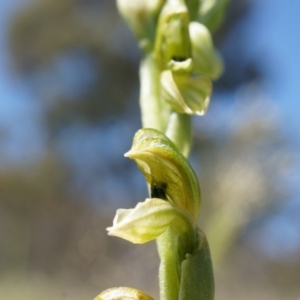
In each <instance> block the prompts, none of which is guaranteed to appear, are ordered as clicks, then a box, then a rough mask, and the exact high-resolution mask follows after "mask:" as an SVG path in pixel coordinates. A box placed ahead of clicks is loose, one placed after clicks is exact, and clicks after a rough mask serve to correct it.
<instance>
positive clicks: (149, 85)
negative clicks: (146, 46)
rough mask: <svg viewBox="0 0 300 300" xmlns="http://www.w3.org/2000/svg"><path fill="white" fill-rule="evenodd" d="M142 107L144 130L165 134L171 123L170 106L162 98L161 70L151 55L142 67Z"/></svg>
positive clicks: (142, 63) (144, 60)
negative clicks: (155, 130)
mask: <svg viewBox="0 0 300 300" xmlns="http://www.w3.org/2000/svg"><path fill="white" fill-rule="evenodd" d="M140 82H141V91H140V107H141V115H142V124H143V127H144V128H154V129H157V130H159V131H161V132H165V131H166V129H167V124H168V121H169V114H170V108H169V105H167V104H166V103H165V101H164V100H162V99H161V96H160V68H159V64H158V63H157V61H155V60H154V59H153V57H152V56H151V55H147V56H146V57H145V58H144V59H143V60H142V61H141V66H140Z"/></svg>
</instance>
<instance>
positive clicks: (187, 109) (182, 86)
mask: <svg viewBox="0 0 300 300" xmlns="http://www.w3.org/2000/svg"><path fill="white" fill-rule="evenodd" d="M161 85H162V89H161V93H162V97H163V98H164V99H165V100H166V101H167V102H168V103H169V104H170V105H171V107H172V108H173V109H174V110H175V111H176V112H179V113H185V114H189V115H193V114H196V115H204V114H205V112H206V110H207V108H208V105H209V101H210V95H211V93H212V83H211V81H210V79H209V78H208V77H206V76H195V77H191V76H189V75H186V74H177V73H176V72H172V71H170V70H167V71H164V72H162V74H161Z"/></svg>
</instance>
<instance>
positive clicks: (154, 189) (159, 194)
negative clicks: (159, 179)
mask: <svg viewBox="0 0 300 300" xmlns="http://www.w3.org/2000/svg"><path fill="white" fill-rule="evenodd" d="M166 189H167V184H166V183H159V184H157V183H154V184H153V185H152V186H151V198H158V199H162V200H167V195H166Z"/></svg>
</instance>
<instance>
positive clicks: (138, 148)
mask: <svg viewBox="0 0 300 300" xmlns="http://www.w3.org/2000/svg"><path fill="white" fill-rule="evenodd" d="M225 2H226V3H227V2H228V1H224V0H223V1H210V0H202V1H199V0H153V1H147V0H117V4H118V9H119V11H120V13H121V14H122V16H123V17H124V19H125V20H126V21H127V23H128V25H129V27H130V28H131V30H132V31H133V33H134V34H135V35H136V38H137V40H138V42H139V46H140V48H141V50H142V51H143V58H142V61H141V65H140V83H141V88H140V107H141V115H142V124H143V129H141V130H139V131H138V132H137V133H136V134H135V136H134V139H133V144H132V148H131V149H130V151H128V152H127V153H126V154H125V156H126V157H128V158H130V159H132V160H134V161H135V163H136V164H137V166H138V168H139V169H140V171H141V172H142V174H143V175H144V177H145V180H146V183H147V186H148V190H149V198H147V199H146V200H145V201H144V202H140V203H138V204H137V205H136V207H135V208H132V209H119V210H118V211H117V213H116V216H115V218H114V221H113V225H112V226H111V227H109V228H108V229H107V230H108V234H109V235H113V236H118V237H120V238H123V239H126V240H128V241H130V242H132V243H135V244H141V243H146V242H148V241H151V240H156V242H157V249H158V254H159V258H160V268H159V287H160V299H161V300H176V299H179V300H213V299H214V277H213V268H212V262H211V258H210V250H209V245H208V242H207V239H206V237H205V235H204V233H203V232H202V231H201V230H200V229H199V228H198V226H197V219H198V216H199V213H200V207H201V197H200V188H199V184H198V180H197V177H196V175H195V172H194V171H193V169H192V167H191V166H190V164H189V162H188V160H187V158H188V155H189V152H190V149H191V144H192V123H191V116H192V115H203V114H205V112H206V110H207V108H208V105H209V102H210V97H211V93H212V80H215V79H217V78H218V77H219V76H220V74H221V73H222V70H223V64H222V60H221V57H220V55H219V54H218V52H217V51H216V50H215V49H214V45H213V42H212V38H211V34H210V31H209V29H207V27H206V26H205V25H204V24H201V23H199V20H202V19H203V20H204V19H205V20H206V21H207V23H209V24H210V25H211V26H213V25H214V20H215V19H214V18H215V15H216V12H217V13H218V14H222V13H224V9H225V6H226V5H224V3H225ZM150 3H151V4H150ZM213 3H214V4H213ZM216 22H217V24H216V26H219V25H220V19H217V21H216ZM216 26H215V27H214V29H215V28H216ZM103 299H105V300H112V299H132V300H137V299H146V300H147V299H152V298H151V297H150V296H148V295H147V294H145V293H143V292H142V291H139V290H136V289H132V288H123V287H122V288H113V289H109V290H107V291H104V292H103V293H102V294H100V295H99V296H98V297H97V298H96V299H95V300H103Z"/></svg>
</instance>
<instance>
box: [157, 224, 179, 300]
mask: <svg viewBox="0 0 300 300" xmlns="http://www.w3.org/2000/svg"><path fill="white" fill-rule="evenodd" d="M156 241H157V248H158V253H159V257H160V266H159V290H160V300H174V299H178V295H179V286H180V263H181V261H180V259H179V255H178V251H177V248H178V245H177V241H176V234H174V232H173V230H172V229H171V228H168V229H167V230H166V231H165V232H164V233H163V234H162V235H161V236H159V237H158V238H157V240H156Z"/></svg>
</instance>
